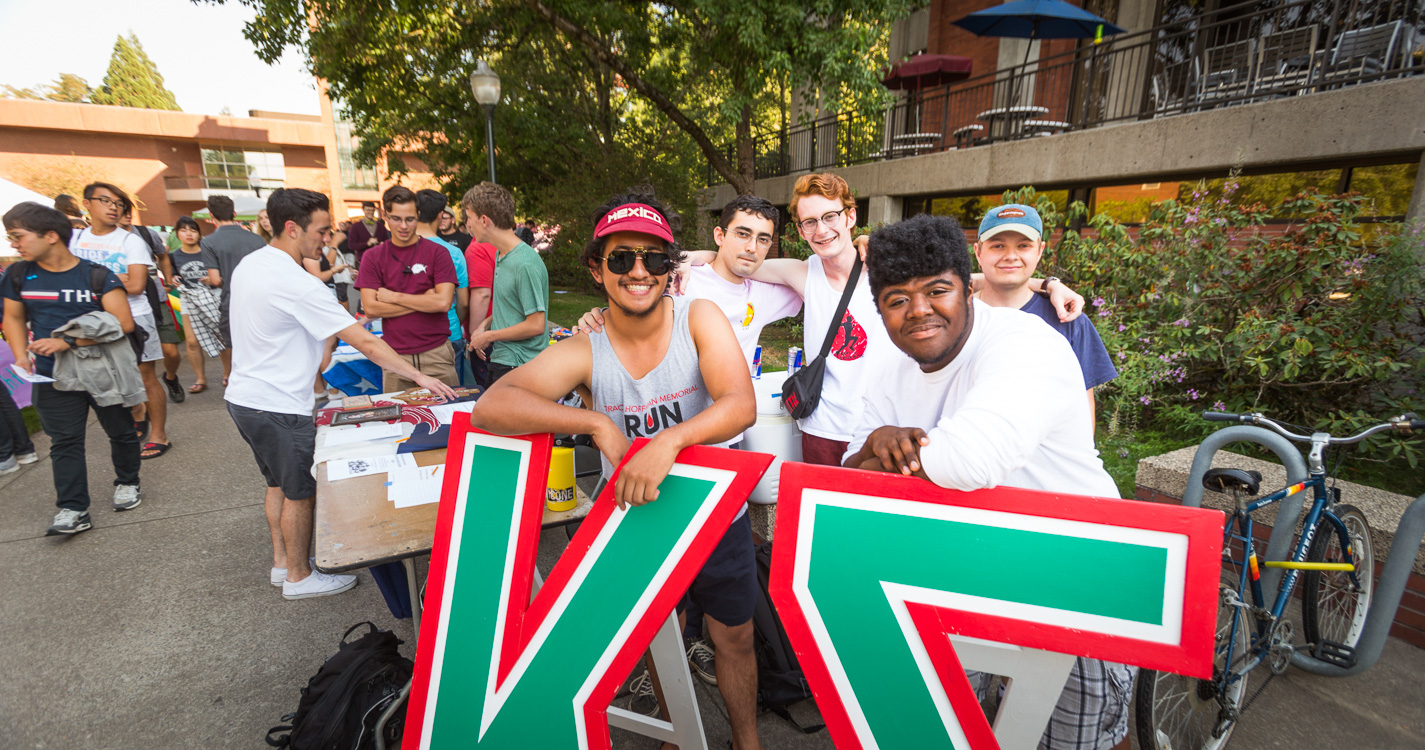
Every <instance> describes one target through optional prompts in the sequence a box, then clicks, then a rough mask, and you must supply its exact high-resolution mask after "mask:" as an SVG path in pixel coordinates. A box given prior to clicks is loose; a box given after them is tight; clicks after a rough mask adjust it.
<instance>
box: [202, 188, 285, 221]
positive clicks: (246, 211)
mask: <svg viewBox="0 0 1425 750" xmlns="http://www.w3.org/2000/svg"><path fill="white" fill-rule="evenodd" d="M228 197H230V198H232V199H233V218H234V219H237V220H238V221H256V220H257V212H258V211H261V210H262V209H264V208H267V199H266V198H259V197H257V196H255V195H246V194H239V195H232V196H228ZM209 216H210V214H209V213H208V209H206V208H200V209H198V210H197V211H194V212H193V218H195V219H206V218H208V217H209Z"/></svg>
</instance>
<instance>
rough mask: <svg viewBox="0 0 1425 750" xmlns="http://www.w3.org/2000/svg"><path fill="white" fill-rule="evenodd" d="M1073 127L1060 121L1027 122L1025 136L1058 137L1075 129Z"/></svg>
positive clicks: (1025, 123) (1025, 122)
mask: <svg viewBox="0 0 1425 750" xmlns="http://www.w3.org/2000/svg"><path fill="white" fill-rule="evenodd" d="M1073 127H1074V126H1073V125H1072V124H1071V123H1067V122H1060V121H1059V120H1025V121H1024V134H1025V135H1026V136H1036V135H1056V134H1058V133H1063V132H1066V131H1069V130H1072V129H1073Z"/></svg>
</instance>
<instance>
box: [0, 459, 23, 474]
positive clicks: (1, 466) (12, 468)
mask: <svg viewBox="0 0 1425 750" xmlns="http://www.w3.org/2000/svg"><path fill="white" fill-rule="evenodd" d="M19 470H20V462H19V461H17V460H15V457H14V456H11V457H9V458H7V459H5V460H3V461H0V475H5V474H11V473H14V472H17V471H19Z"/></svg>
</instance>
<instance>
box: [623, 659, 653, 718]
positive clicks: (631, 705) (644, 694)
mask: <svg viewBox="0 0 1425 750" xmlns="http://www.w3.org/2000/svg"><path fill="white" fill-rule="evenodd" d="M628 691H629V693H631V694H632V695H633V697H632V698H630V699H629V701H628V710H630V711H632V712H634V713H636V714H643V715H644V716H657V715H658V695H657V694H655V693H654V692H653V678H652V677H649V676H648V670H646V669H645V670H643V672H642V674H640V675H638V676H637V677H635V678H633V682H630V683H629V684H628Z"/></svg>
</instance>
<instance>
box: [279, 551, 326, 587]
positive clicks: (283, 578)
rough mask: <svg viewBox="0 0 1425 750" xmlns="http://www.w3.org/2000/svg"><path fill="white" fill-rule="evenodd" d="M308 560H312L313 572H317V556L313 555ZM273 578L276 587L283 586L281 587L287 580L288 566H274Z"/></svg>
mask: <svg viewBox="0 0 1425 750" xmlns="http://www.w3.org/2000/svg"><path fill="white" fill-rule="evenodd" d="M308 560H309V561H310V562H311V565H312V572H313V573H315V572H317V558H315V557H312V558H308ZM271 580H272V585H273V586H276V587H278V588H281V587H282V584H284V583H286V582H287V569H286V568H273V569H272V578H271Z"/></svg>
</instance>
